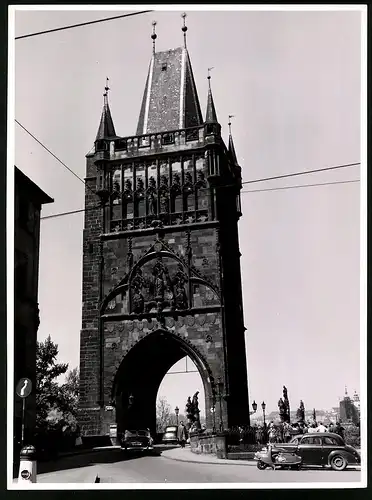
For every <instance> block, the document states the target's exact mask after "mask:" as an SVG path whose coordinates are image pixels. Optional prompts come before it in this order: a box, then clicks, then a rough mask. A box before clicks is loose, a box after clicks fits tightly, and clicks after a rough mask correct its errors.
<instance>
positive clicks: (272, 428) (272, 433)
mask: <svg viewBox="0 0 372 500" xmlns="http://www.w3.org/2000/svg"><path fill="white" fill-rule="evenodd" d="M276 440H277V432H276V428H275V425H274V422H270V424H269V443H276Z"/></svg>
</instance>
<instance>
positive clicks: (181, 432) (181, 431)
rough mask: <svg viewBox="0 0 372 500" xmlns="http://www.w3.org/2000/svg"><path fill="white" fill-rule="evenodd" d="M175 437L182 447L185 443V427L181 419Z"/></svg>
mask: <svg viewBox="0 0 372 500" xmlns="http://www.w3.org/2000/svg"><path fill="white" fill-rule="evenodd" d="M177 438H178V442H179V443H180V445H181V448H184V447H185V444H186V427H185V426H184V423H183V422H182V421H181V422H180V425H179V426H178V432H177Z"/></svg>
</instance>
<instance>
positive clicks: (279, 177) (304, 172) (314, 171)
mask: <svg viewBox="0 0 372 500" xmlns="http://www.w3.org/2000/svg"><path fill="white" fill-rule="evenodd" d="M357 165H360V162H357V163H345V164H344V165H335V166H334V167H324V168H317V169H315V170H304V171H302V172H293V173H292V174H284V175H276V176H274V177H265V178H263V179H254V180H252V181H245V182H242V184H253V183H254V182H264V181H272V180H275V179H284V178H286V177H295V176H297V175H305V174H314V173H316V172H326V171H327V170H336V169H337V168H346V167H355V166H357Z"/></svg>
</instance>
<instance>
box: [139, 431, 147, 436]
mask: <svg viewBox="0 0 372 500" xmlns="http://www.w3.org/2000/svg"><path fill="white" fill-rule="evenodd" d="M138 435H139V436H147V435H148V431H138Z"/></svg>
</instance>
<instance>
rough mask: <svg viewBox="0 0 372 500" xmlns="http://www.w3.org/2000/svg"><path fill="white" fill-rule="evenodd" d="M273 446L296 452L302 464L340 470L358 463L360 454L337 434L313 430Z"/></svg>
mask: <svg viewBox="0 0 372 500" xmlns="http://www.w3.org/2000/svg"><path fill="white" fill-rule="evenodd" d="M275 448H279V449H283V450H286V451H290V452H292V453H296V455H299V456H300V457H301V458H302V465H305V466H306V465H323V466H330V467H332V469H333V470H337V471H341V470H344V469H346V467H347V466H348V465H360V455H359V453H358V452H357V450H356V449H355V448H353V447H352V446H349V445H347V444H345V441H344V440H343V439H342V437H341V436H339V435H338V434H333V433H330V432H313V433H306V434H300V435H297V436H294V437H293V438H292V439H291V440H290V442H289V443H280V444H276V445H275Z"/></svg>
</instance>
